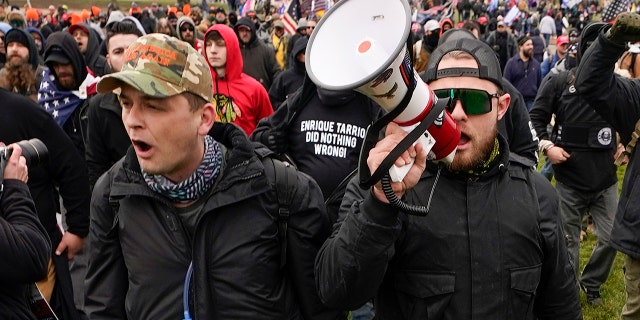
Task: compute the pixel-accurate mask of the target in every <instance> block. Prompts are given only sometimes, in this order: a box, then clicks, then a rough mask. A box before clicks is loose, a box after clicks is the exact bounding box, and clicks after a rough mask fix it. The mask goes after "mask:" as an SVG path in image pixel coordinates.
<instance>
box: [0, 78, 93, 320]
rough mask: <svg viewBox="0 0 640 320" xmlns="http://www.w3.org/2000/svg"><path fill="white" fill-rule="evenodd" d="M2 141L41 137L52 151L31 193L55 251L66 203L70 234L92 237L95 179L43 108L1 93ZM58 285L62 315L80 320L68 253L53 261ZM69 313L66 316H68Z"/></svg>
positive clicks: (36, 172) (36, 171)
mask: <svg viewBox="0 0 640 320" xmlns="http://www.w3.org/2000/svg"><path fill="white" fill-rule="evenodd" d="M0 101H2V105H1V106H0V110H2V112H0V141H2V142H4V143H6V144H9V143H13V142H18V141H21V140H26V139H32V138H38V139H40V140H42V142H43V143H44V144H45V145H46V146H47V149H48V150H49V158H48V159H49V160H48V162H46V163H45V164H44V165H41V166H39V167H31V168H29V182H28V185H29V191H30V192H31V196H32V197H33V201H34V202H35V205H36V209H37V211H38V218H39V219H40V222H41V223H42V225H43V226H44V228H45V229H46V231H47V234H48V235H49V238H50V240H51V245H52V247H53V249H55V248H56V247H57V246H58V244H59V243H60V240H61V239H62V233H61V232H60V228H59V227H58V225H57V221H56V212H59V206H60V198H62V205H64V208H65V209H66V213H65V221H66V224H67V226H68V229H67V232H71V233H73V234H75V235H77V236H79V237H82V238H84V237H85V236H86V235H87V233H88V232H89V200H90V192H89V177H88V175H87V165H86V163H85V162H84V160H83V158H82V156H81V155H80V154H79V153H78V151H77V150H76V148H75V146H74V145H73V143H72V142H71V140H70V139H69V137H68V136H67V135H66V134H65V132H64V131H63V130H62V129H61V128H60V127H59V126H58V124H57V123H56V122H55V121H54V120H53V118H52V117H51V115H49V114H48V113H47V112H46V111H45V110H44V109H43V108H41V107H40V106H38V105H37V104H35V103H34V102H33V101H31V100H30V99H28V98H26V97H24V96H21V95H18V94H13V93H10V92H8V91H6V90H4V89H0ZM52 258H53V262H54V264H55V267H56V270H57V271H56V286H55V289H54V295H53V297H54V298H53V299H52V300H55V301H54V302H55V304H54V306H53V307H54V308H56V309H57V310H56V311H57V312H61V313H58V315H59V316H62V317H64V318H65V319H76V318H75V317H77V316H78V315H77V314H76V313H77V311H76V310H75V308H74V307H72V306H73V294H72V288H71V278H70V276H69V272H68V271H69V265H68V262H67V257H66V254H64V253H63V254H62V255H60V256H55V255H54V256H53V257H52ZM62 309H64V311H62Z"/></svg>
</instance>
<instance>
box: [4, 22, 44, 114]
mask: <svg viewBox="0 0 640 320" xmlns="http://www.w3.org/2000/svg"><path fill="white" fill-rule="evenodd" d="M5 48H6V51H7V61H6V62H5V65H4V68H2V69H1V70H0V87H3V88H5V89H7V90H9V91H13V92H16V93H19V94H22V95H25V96H28V97H29V98H31V99H32V100H33V101H35V102H37V101H38V98H37V94H38V88H39V87H40V81H41V80H42V73H43V72H44V71H45V69H46V68H45V66H44V65H42V64H40V57H39V55H38V49H37V47H36V43H35V41H34V39H33V37H32V36H31V34H29V33H28V32H27V31H25V30H22V29H11V30H9V32H7V34H6V35H5Z"/></svg>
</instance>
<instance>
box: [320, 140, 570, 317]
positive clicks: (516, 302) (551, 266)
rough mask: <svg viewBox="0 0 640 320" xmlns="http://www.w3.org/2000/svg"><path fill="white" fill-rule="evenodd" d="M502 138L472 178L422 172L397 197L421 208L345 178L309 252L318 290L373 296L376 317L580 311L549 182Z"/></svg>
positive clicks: (335, 298) (357, 300)
mask: <svg viewBox="0 0 640 320" xmlns="http://www.w3.org/2000/svg"><path fill="white" fill-rule="evenodd" d="M500 144H501V148H500V149H501V151H500V158H499V159H498V160H497V161H499V162H498V163H496V164H495V165H494V166H493V167H492V168H491V169H490V170H489V171H488V172H487V173H486V174H484V175H483V176H481V177H480V178H479V179H477V180H474V179H470V178H467V177H466V176H464V175H456V174H453V173H450V172H448V171H446V169H443V172H442V174H441V175H440V177H439V179H438V178H437V174H436V173H435V172H433V171H427V172H425V173H424V174H423V176H422V178H421V180H420V182H419V183H418V185H417V186H416V187H414V188H413V189H412V190H410V191H408V192H407V193H406V194H405V196H404V200H405V201H406V202H407V203H411V204H417V205H425V206H426V205H427V202H429V201H430V208H431V209H430V213H429V215H427V216H426V217H417V216H408V215H405V214H403V213H401V212H399V210H398V209H397V208H395V207H393V206H391V205H388V204H384V203H382V202H379V201H378V200H376V199H375V198H374V197H373V196H372V195H371V191H370V190H363V189H361V188H359V187H358V185H357V178H356V179H354V180H352V182H351V184H350V186H349V187H348V188H347V192H346V194H345V198H344V200H343V202H342V207H341V210H340V220H339V222H338V224H336V226H334V233H333V234H332V235H331V237H330V238H329V239H328V240H327V241H326V242H325V244H324V245H323V247H322V249H321V250H320V253H319V254H318V258H317V260H316V261H317V262H316V283H317V285H318V287H319V290H320V297H321V299H322V300H323V301H324V302H325V303H326V304H327V305H328V306H331V307H342V308H353V307H356V306H359V305H361V304H362V303H364V302H365V301H367V300H369V299H371V298H372V297H375V298H374V302H375V308H376V319H427V318H428V319H447V320H448V319H458V320H462V319H505V320H506V319H523V320H524V319H555V320H558V319H582V315H581V311H580V300H579V295H578V286H577V282H576V278H575V275H574V273H573V269H572V267H571V265H570V264H569V258H568V256H567V250H566V246H565V240H564V232H563V230H562V224H561V221H560V216H559V214H558V209H557V207H558V199H557V196H556V194H555V191H554V190H553V187H552V186H551V185H550V184H549V182H548V181H546V180H545V179H544V178H543V177H542V176H541V175H539V174H538V173H536V172H535V171H534V170H533V168H531V166H529V164H526V163H521V162H520V161H517V160H515V158H512V159H511V160H509V151H508V149H507V147H506V143H505V141H504V139H502V138H501V141H500ZM434 184H435V188H434ZM432 191H433V192H434V194H433V197H432V198H431V200H429V199H430V197H429V196H428V195H429V194H430V193H431V192H432Z"/></svg>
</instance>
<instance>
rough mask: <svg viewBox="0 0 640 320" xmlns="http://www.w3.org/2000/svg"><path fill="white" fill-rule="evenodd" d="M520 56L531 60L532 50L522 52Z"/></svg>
mask: <svg viewBox="0 0 640 320" xmlns="http://www.w3.org/2000/svg"><path fill="white" fill-rule="evenodd" d="M522 55H523V56H525V58H531V56H532V55H533V50H522Z"/></svg>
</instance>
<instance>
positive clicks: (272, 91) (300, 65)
mask: <svg viewBox="0 0 640 320" xmlns="http://www.w3.org/2000/svg"><path fill="white" fill-rule="evenodd" d="M307 42H308V40H307V38H301V39H300V41H297V43H296V45H295V46H293V55H292V56H291V57H292V58H291V59H290V60H291V61H290V63H291V64H292V65H293V68H291V69H287V70H285V71H283V72H281V73H280V74H278V76H277V77H276V79H275V80H274V81H273V84H272V85H271V88H269V100H270V101H271V105H272V106H273V110H276V109H278V107H279V106H280V105H281V104H282V103H283V102H284V100H286V99H287V97H288V96H289V95H290V94H292V93H294V92H295V91H296V90H298V88H300V87H301V86H302V82H303V81H304V76H305V74H306V73H307V70H306V69H305V64H304V62H300V61H297V60H296V58H295V57H296V56H297V55H298V54H299V53H300V52H304V51H305V50H306V49H307Z"/></svg>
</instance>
